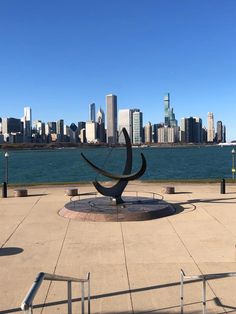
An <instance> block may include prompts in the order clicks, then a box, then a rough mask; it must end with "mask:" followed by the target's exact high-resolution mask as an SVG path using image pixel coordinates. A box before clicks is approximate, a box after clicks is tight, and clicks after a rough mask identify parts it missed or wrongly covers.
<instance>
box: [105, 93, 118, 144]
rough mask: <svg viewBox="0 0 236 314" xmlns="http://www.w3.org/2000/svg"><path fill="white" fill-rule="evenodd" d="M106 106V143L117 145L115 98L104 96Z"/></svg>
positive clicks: (113, 96) (114, 96)
mask: <svg viewBox="0 0 236 314" xmlns="http://www.w3.org/2000/svg"><path fill="white" fill-rule="evenodd" d="M106 105H107V114H106V118H107V143H108V144H116V143H117V96H116V95H112V94H110V95H107V96H106Z"/></svg>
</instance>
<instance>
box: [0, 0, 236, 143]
mask: <svg viewBox="0 0 236 314" xmlns="http://www.w3.org/2000/svg"><path fill="white" fill-rule="evenodd" d="M55 12H56V14H55ZM111 12H112V13H111ZM235 18H236V2H235V1H234V0H225V1H224V2H222V1H220V0H208V1H207V2H206V1H203V0H192V1H188V0H183V1H181V2H180V1H178V0H165V1H163V0H158V1H156V0H150V1H148V2H147V1H144V0H142V1H141V0H135V1H132V0H130V1H128V2H127V1H124V0H121V1H117V2H115V1H107V0H101V1H91V0H88V1H86V2H84V1H75V0H70V1H63V0H61V1H55V0H51V1H45V0H41V1H40V2H37V1H35V2H32V1H29V0H24V1H21V2H20V3H19V1H17V0H9V1H1V3H0V39H1V43H2V49H1V51H0V84H1V87H2V88H1V93H0V116H2V117H5V116H8V113H9V112H10V113H11V116H13V117H21V115H22V107H24V106H30V107H31V108H32V109H33V119H34V117H35V118H37V119H41V120H42V121H52V120H56V121H57V120H59V119H61V118H63V119H64V120H65V122H66V123H67V124H69V123H71V122H73V121H74V122H75V116H78V118H76V119H78V120H79V121H80V120H83V121H86V120H87V119H88V110H87V108H88V104H92V103H95V104H96V106H97V108H99V107H100V106H101V108H103V109H104V110H105V108H106V106H105V97H104V95H107V94H110V93H111V94H115V95H118V97H119V101H118V103H119V109H125V108H139V109H140V110H141V111H142V112H143V113H144V117H143V118H144V120H143V123H144V125H146V124H147V122H148V121H150V122H152V123H156V122H157V121H162V120H163V101H162V99H163V97H164V95H165V94H166V93H168V92H169V93H170V94H171V106H172V107H173V108H174V112H175V115H176V119H177V120H178V121H180V119H181V118H182V117H191V116H198V117H202V119H203V125H205V126H207V112H213V113H214V118H215V121H218V120H222V121H224V124H226V126H227V140H228V141H230V140H235V139H236V125H235V123H234V120H235V115H236V106H235V103H236V90H235V80H236V61H235V57H234V56H235V53H236V44H235V42H234V41H233V40H232V38H234V37H235V32H236V25H235V22H234V21H235ZM223 109H224V110H223Z"/></svg>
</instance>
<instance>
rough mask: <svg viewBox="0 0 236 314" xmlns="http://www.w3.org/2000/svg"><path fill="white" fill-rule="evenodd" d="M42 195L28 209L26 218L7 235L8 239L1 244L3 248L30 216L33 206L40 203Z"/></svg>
mask: <svg viewBox="0 0 236 314" xmlns="http://www.w3.org/2000/svg"><path fill="white" fill-rule="evenodd" d="M41 197H42V196H40V197H39V198H38V199H37V200H36V201H35V203H34V204H33V206H32V207H31V208H30V210H29V211H28V213H27V214H26V215H25V216H24V218H23V219H22V220H21V221H20V222H19V224H18V225H17V226H16V227H15V229H14V230H13V231H12V233H11V234H10V235H9V236H8V237H7V239H6V241H5V242H4V243H3V245H2V246H1V248H3V247H4V246H5V245H6V244H7V242H8V241H9V240H10V239H11V237H12V236H13V234H14V233H15V232H16V230H17V229H18V228H19V227H20V226H21V225H22V223H23V222H24V221H25V220H26V219H27V218H28V216H29V215H30V213H31V211H32V210H33V208H34V207H35V205H37V204H38V202H39V201H40V198H41Z"/></svg>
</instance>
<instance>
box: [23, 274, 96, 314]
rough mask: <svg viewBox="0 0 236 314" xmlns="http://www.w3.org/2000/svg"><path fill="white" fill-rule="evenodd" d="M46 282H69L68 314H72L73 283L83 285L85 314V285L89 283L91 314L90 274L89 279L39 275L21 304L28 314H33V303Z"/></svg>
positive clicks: (82, 297)
mask: <svg viewBox="0 0 236 314" xmlns="http://www.w3.org/2000/svg"><path fill="white" fill-rule="evenodd" d="M44 280H50V281H65V282H67V296H68V299H67V303H68V314H72V282H77V283H80V284H81V313H82V314H84V313H85V284H86V283H87V293H88V295H87V313H88V314H90V273H88V274H87V278H85V279H78V278H73V277H66V276H60V275H54V274H48V273H43V272H41V273H39V274H38V275H37V277H36V278H35V281H34V283H33V284H32V286H31V288H30V289H29V291H28V293H27V295H26V297H25V298H24V300H23V301H22V303H21V309H22V311H24V312H25V313H26V314H33V301H34V298H35V296H36V294H37V291H38V290H39V288H40V286H41V284H42V282H43V281H44Z"/></svg>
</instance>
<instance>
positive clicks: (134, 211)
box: [59, 196, 175, 221]
mask: <svg viewBox="0 0 236 314" xmlns="http://www.w3.org/2000/svg"><path fill="white" fill-rule="evenodd" d="M123 200H124V203H122V204H119V205H114V203H113V202H112V200H111V199H109V198H108V197H96V198H87V199H83V200H76V201H71V202H69V203H67V204H65V206H64V208H62V209H61V210H60V211H59V215H60V216H62V217H66V218H69V219H75V220H79V221H141V220H150V219H156V218H161V217H165V216H169V215H172V214H174V213H175V208H174V207H173V206H172V205H170V204H169V203H166V202H164V201H163V200H157V199H152V198H148V197H141V198H138V199H137V197H135V196H126V197H123Z"/></svg>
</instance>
